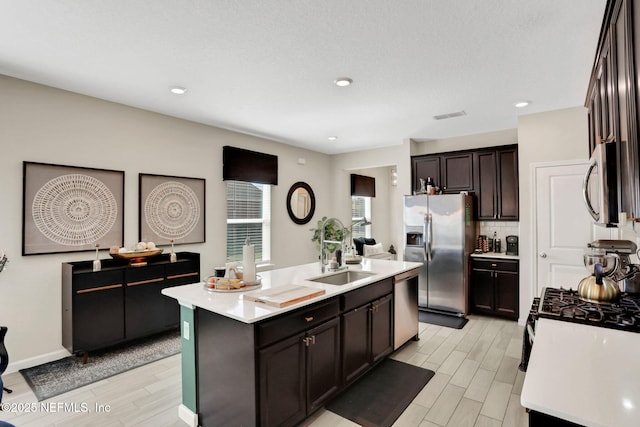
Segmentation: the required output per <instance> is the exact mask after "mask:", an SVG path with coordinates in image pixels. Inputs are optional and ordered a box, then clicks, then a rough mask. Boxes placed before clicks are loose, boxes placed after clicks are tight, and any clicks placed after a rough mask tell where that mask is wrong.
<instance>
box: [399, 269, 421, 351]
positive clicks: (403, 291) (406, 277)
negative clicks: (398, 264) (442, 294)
mask: <svg viewBox="0 0 640 427" xmlns="http://www.w3.org/2000/svg"><path fill="white" fill-rule="evenodd" d="M418 272H419V270H418V269H415V270H411V271H408V272H406V273H402V274H399V275H397V276H396V277H395V280H394V285H393V312H394V319H393V322H394V326H393V328H394V330H393V350H394V351H395V350H397V349H398V348H400V347H401V346H402V345H403V344H404V343H406V342H407V341H409V340H410V339H412V338H413V339H416V340H417V338H418Z"/></svg>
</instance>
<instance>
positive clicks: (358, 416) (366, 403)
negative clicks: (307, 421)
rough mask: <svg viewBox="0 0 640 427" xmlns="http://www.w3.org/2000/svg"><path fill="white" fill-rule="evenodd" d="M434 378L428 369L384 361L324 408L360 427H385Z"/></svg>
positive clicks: (395, 418)
mask: <svg viewBox="0 0 640 427" xmlns="http://www.w3.org/2000/svg"><path fill="white" fill-rule="evenodd" d="M434 375H435V373H434V372H433V371H430V370H429V369H424V368H420V367H418V366H415V365H410V364H408V363H403V362H398V361H397V360H393V359H385V360H384V361H382V362H380V364H379V365H378V366H376V367H375V368H373V369H372V370H371V371H370V372H368V373H367V374H365V375H364V376H363V377H362V378H360V379H359V380H358V381H356V382H355V383H354V384H352V385H351V386H349V388H348V389H347V390H345V391H344V392H343V393H342V394H341V395H340V396H338V397H337V398H336V399H335V400H333V401H332V402H331V403H330V404H329V405H327V406H326V408H327V409H328V410H329V411H331V412H334V413H336V414H338V415H340V416H341V417H344V418H347V419H349V420H351V421H353V422H354V423H357V424H359V425H361V426H364V427H389V426H391V425H392V424H393V423H394V422H395V421H396V420H397V419H398V417H399V416H400V415H401V414H402V412H403V411H404V410H405V409H406V408H407V406H409V404H410V403H411V401H412V400H413V399H414V398H415V397H416V395H417V394H418V393H419V392H420V390H422V388H423V387H424V386H425V385H426V384H427V383H428V382H429V380H430V379H431V378H432V377H433V376H434Z"/></svg>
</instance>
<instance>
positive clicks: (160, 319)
mask: <svg viewBox="0 0 640 427" xmlns="http://www.w3.org/2000/svg"><path fill="white" fill-rule="evenodd" d="M177 256H178V261H177V262H175V263H171V262H170V261H169V254H165V255H159V256H157V257H154V258H149V259H148V264H147V265H146V266H140V267H130V266H129V265H128V263H127V262H126V261H122V260H115V259H114V260H111V259H104V260H102V268H101V270H100V271H95V272H94V271H93V261H80V262H69V263H63V264H62V345H63V346H64V347H65V348H66V349H67V350H69V352H71V353H80V352H89V351H93V350H97V349H100V348H104V347H108V346H111V345H114V344H119V343H122V342H125V341H129V340H133V339H136V338H141V337H145V336H148V335H152V334H155V333H159V332H163V331H166V330H169V329H172V328H177V326H178V323H179V319H180V309H179V306H178V304H176V302H175V300H173V299H171V298H167V297H165V296H164V295H162V294H161V293H160V292H161V291H162V289H164V288H167V287H169V286H178V285H185V284H189V283H194V282H198V281H200V255H199V254H197V253H190V252H181V253H178V254H177Z"/></svg>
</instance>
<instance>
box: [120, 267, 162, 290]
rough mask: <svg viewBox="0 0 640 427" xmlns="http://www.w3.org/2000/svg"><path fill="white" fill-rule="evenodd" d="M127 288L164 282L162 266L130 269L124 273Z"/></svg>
mask: <svg viewBox="0 0 640 427" xmlns="http://www.w3.org/2000/svg"><path fill="white" fill-rule="evenodd" d="M125 277H126V279H127V286H138V285H143V284H146V283H155V282H162V281H164V268H163V266H162V265H152V266H147V267H131V268H129V269H127V271H126V273H125Z"/></svg>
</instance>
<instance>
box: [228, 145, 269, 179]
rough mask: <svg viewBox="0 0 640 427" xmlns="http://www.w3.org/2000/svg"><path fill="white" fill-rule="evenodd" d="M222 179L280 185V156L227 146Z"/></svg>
mask: <svg viewBox="0 0 640 427" xmlns="http://www.w3.org/2000/svg"><path fill="white" fill-rule="evenodd" d="M222 179H223V180H225V181H229V180H231V181H244V182H255V183H257V184H271V185H278V156H274V155H271V154H264V153H258V152H257V151H250V150H244V149H242V148H235V147H230V146H228V145H225V146H224V147H222Z"/></svg>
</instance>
